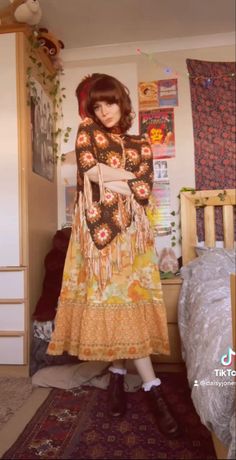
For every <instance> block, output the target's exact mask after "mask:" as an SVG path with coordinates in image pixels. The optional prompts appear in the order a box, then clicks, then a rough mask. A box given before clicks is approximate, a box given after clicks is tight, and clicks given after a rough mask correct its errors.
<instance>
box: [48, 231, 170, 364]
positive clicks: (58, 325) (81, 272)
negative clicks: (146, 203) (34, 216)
mask: <svg viewBox="0 0 236 460" xmlns="http://www.w3.org/2000/svg"><path fill="white" fill-rule="evenodd" d="M134 238H135V229H134V227H133V226H131V227H129V228H128V229H127V230H126V232H125V233H123V234H121V235H118V236H117V237H116V241H114V242H112V243H111V245H112V249H111V250H110V254H111V257H112V266H113V270H112V275H111V277H110V279H109V281H108V282H107V283H106V285H105V286H104V287H103V288H102V289H101V288H100V286H99V282H98V278H97V276H95V275H93V276H90V277H88V270H87V264H88V259H87V258H85V257H84V256H83V253H82V251H81V246H80V243H79V241H78V238H77V236H76V231H75V230H73V229H72V234H71V238H70V243H69V246H68V251H67V256H66V261H65V266H64V274H63V281H62V288H61V293H60V298H59V303H58V308H57V314H56V319H55V329H54V332H53V334H52V338H51V342H50V343H49V346H48V350H47V353H48V354H50V355H61V354H62V353H63V352H64V351H65V352H68V353H69V354H70V355H74V356H78V358H79V359H81V360H86V361H88V360H92V361H94V360H99V361H114V360H116V359H134V358H141V357H145V356H148V355H150V354H159V353H161V354H169V339H168V330H167V320H166V309H165V305H164V302H163V293H162V287H161V282H160V274H159V268H158V261H157V255H156V251H155V248H154V244H153V241H150V242H149V243H147V245H146V250H145V252H144V253H142V254H140V253H139V254H136V255H134V257H133V260H132V262H130V241H131V242H132V244H135V242H134ZM117 239H119V261H120V264H119V265H120V266H121V267H122V268H121V269H120V268H118V266H116V264H117V258H118V255H117V247H118V241H117ZM128 241H129V244H128Z"/></svg>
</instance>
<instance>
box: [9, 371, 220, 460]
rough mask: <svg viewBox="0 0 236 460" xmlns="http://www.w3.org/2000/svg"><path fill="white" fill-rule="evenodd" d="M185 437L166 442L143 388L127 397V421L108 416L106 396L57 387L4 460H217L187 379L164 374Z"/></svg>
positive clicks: (88, 389) (93, 390)
mask: <svg viewBox="0 0 236 460" xmlns="http://www.w3.org/2000/svg"><path fill="white" fill-rule="evenodd" d="M161 379H162V384H163V392H164V393H165V395H166V397H167V398H168V400H169V402H170V404H171V406H172V407H173V411H174V413H175V416H176V418H177V419H178V421H179V422H180V424H181V426H182V431H183V434H182V436H181V438H179V439H176V440H167V439H166V438H165V437H164V436H163V435H162V434H161V433H160V432H159V431H158V428H157V427H156V424H155V419H154V418H153V416H152V414H151V413H150V412H149V409H148V407H147V404H146V398H145V394H144V392H143V391H142V390H139V391H137V392H136V393H127V399H128V410H127V414H126V415H125V417H124V418H120V419H112V418H111V417H109V416H108V415H107V410H106V398H107V392H106V391H105V390H101V389H98V388H94V387H82V388H78V389H75V390H68V391H65V390H58V389H53V390H52V391H51V393H50V394H49V396H48V398H47V399H46V401H45V402H44V403H43V404H42V406H41V407H40V409H38V411H37V412H36V414H35V416H34V417H33V418H32V420H31V421H30V422H29V424H28V425H27V426H26V428H25V430H24V431H23V433H22V434H21V435H20V437H19V438H18V439H17V441H16V442H15V443H14V445H13V446H12V447H11V448H10V449H9V450H8V451H7V452H6V453H5V454H4V455H3V457H2V458H3V459H40V458H41V459H42V458H43V459H62V458H63V459H75V458H76V459H189V460H191V459H201V460H202V459H203V458H204V459H206V460H207V459H216V456H215V453H214V449H213V445H212V441H211V436H210V434H209V432H208V430H207V429H206V428H205V427H204V426H203V425H202V424H201V422H200V420H199V417H198V415H197V414H196V412H195V410H194V407H193V405H192V400H191V397H190V392H189V388H188V384H187V380H186V377H185V375H183V374H177V373H165V374H161Z"/></svg>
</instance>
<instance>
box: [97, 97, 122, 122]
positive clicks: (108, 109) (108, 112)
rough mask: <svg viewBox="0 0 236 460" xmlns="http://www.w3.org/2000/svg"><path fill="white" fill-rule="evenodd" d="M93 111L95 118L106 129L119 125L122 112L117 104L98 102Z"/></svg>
mask: <svg viewBox="0 0 236 460" xmlns="http://www.w3.org/2000/svg"><path fill="white" fill-rule="evenodd" d="M93 110H94V114H95V116H96V117H97V118H98V120H99V121H100V122H101V123H102V124H103V125H104V126H105V127H106V128H113V127H114V126H117V125H118V124H119V121H120V118H121V111H120V107H119V105H118V104H116V103H115V102H113V103H109V102H106V101H98V102H96V103H95V105H94V107H93Z"/></svg>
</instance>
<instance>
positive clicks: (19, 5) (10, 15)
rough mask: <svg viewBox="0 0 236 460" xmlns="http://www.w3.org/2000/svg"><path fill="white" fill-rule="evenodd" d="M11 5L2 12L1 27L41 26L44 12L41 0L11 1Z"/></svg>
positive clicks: (0, 13) (0, 17) (0, 16)
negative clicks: (14, 25)
mask: <svg viewBox="0 0 236 460" xmlns="http://www.w3.org/2000/svg"><path fill="white" fill-rule="evenodd" d="M9 2H10V5H9V6H7V7H5V8H3V9H2V10H1V11H0V25H12V24H17V23H24V24H28V25H30V26H35V25H37V24H39V22H40V20H41V17H42V10H41V7H40V4H39V0H9Z"/></svg>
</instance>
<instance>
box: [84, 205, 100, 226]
mask: <svg viewBox="0 0 236 460" xmlns="http://www.w3.org/2000/svg"><path fill="white" fill-rule="evenodd" d="M86 216H87V219H88V221H89V222H91V223H93V222H97V221H98V220H99V219H100V217H101V209H100V207H99V205H98V204H96V203H93V204H92V206H90V208H89V209H87V210H86Z"/></svg>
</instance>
